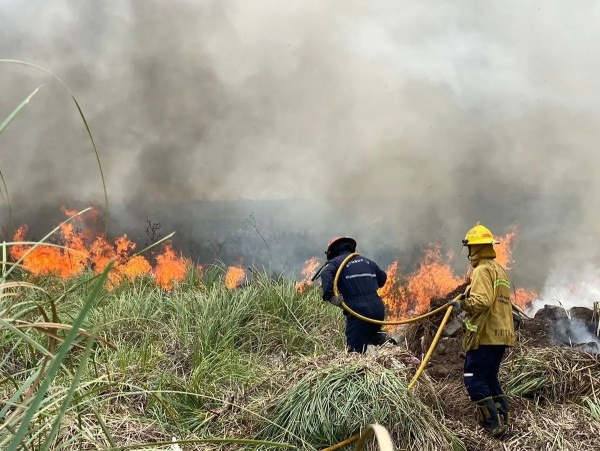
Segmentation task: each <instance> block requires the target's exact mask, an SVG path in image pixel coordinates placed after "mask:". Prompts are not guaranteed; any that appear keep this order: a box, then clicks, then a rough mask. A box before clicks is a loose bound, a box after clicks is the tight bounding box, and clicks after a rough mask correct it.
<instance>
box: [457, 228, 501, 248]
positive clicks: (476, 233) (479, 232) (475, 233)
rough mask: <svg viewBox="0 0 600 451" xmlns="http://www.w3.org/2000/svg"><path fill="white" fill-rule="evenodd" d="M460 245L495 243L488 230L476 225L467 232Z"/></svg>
mask: <svg viewBox="0 0 600 451" xmlns="http://www.w3.org/2000/svg"><path fill="white" fill-rule="evenodd" d="M462 243H463V246H472V245H475V244H496V241H495V240H494V235H492V232H491V231H490V229H488V228H487V227H484V226H482V225H476V226H475V227H473V228H472V229H471V230H469V231H468V232H467V235H466V236H465V239H464V240H462Z"/></svg>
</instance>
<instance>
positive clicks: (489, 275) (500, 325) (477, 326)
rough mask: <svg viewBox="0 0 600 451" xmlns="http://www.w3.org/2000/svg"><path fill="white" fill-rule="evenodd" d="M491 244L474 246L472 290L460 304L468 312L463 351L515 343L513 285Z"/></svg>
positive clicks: (472, 253) (472, 250) (472, 249)
mask: <svg viewBox="0 0 600 451" xmlns="http://www.w3.org/2000/svg"><path fill="white" fill-rule="evenodd" d="M494 258H496V253H495V252H494V248H493V247H492V245H491V244H488V245H475V246H471V265H472V266H473V267H474V268H475V269H474V270H473V275H472V276H471V290H470V292H469V293H468V294H467V296H466V297H465V299H463V300H462V301H460V306H461V308H462V309H463V310H464V311H465V312H466V313H467V317H466V318H465V322H464V326H465V336H464V338H463V350H464V351H465V352H466V351H470V350H473V349H477V348H479V345H507V346H514V344H515V329H514V323H513V315H512V303H511V299H510V282H509V280H508V276H507V275H506V271H505V270H504V268H502V266H500V265H499V264H498V263H497V262H496V261H495V260H494Z"/></svg>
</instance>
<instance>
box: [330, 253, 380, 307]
mask: <svg viewBox="0 0 600 451" xmlns="http://www.w3.org/2000/svg"><path fill="white" fill-rule="evenodd" d="M348 255H349V252H345V253H343V254H341V255H338V256H337V257H335V258H333V259H331V260H329V261H328V262H327V266H326V267H325V269H323V272H322V273H321V284H322V287H323V300H325V301H329V300H331V298H332V297H333V281H334V279H335V274H336V272H337V270H338V268H339V267H340V265H341V263H342V261H344V259H345V258H346V257H347V256H348ZM386 280H387V274H386V273H385V271H382V270H381V268H379V266H377V263H375V262H374V261H373V260H370V259H368V258H366V257H362V256H360V255H358V256H356V257H354V258H352V260H350V261H349V262H348V263H346V266H345V268H344V269H343V270H342V274H341V275H340V278H339V280H338V289H339V290H340V293H341V295H342V296H343V297H344V301H345V302H346V304H347V305H350V304H352V303H353V301H354V300H358V299H359V298H363V299H366V298H372V297H373V296H376V297H379V296H378V295H377V289H379V288H381V287H383V285H384V284H385V281H386Z"/></svg>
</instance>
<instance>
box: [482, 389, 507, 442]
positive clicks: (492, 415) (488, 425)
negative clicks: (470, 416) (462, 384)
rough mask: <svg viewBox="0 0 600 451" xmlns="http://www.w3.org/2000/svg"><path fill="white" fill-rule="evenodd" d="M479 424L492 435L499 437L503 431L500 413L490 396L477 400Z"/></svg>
mask: <svg viewBox="0 0 600 451" xmlns="http://www.w3.org/2000/svg"><path fill="white" fill-rule="evenodd" d="M477 410H478V412H479V416H480V420H481V425H482V426H483V429H485V431H486V432H487V433H488V434H490V435H491V436H492V437H499V436H501V435H502V434H503V433H504V426H503V425H502V421H501V420H500V414H499V413H498V409H497V408H496V404H494V400H493V399H492V397H491V396H489V397H487V398H484V399H481V400H479V401H477Z"/></svg>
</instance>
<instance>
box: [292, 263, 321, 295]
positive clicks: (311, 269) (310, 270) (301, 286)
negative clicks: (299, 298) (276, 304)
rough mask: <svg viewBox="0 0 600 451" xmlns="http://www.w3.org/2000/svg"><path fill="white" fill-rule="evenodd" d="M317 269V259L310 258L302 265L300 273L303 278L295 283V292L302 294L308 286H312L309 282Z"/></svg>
mask: <svg viewBox="0 0 600 451" xmlns="http://www.w3.org/2000/svg"><path fill="white" fill-rule="evenodd" d="M318 267H319V259H318V258H317V257H312V258H310V259H308V260H306V262H305V263H304V267H303V268H302V271H301V272H300V273H301V274H302V275H303V276H304V278H303V279H302V280H301V281H300V282H297V283H296V290H297V291H298V293H304V292H305V291H306V290H307V289H308V287H309V286H311V285H313V282H312V281H311V280H310V279H311V278H312V276H313V274H314V273H315V271H316V270H317V268H318Z"/></svg>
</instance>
